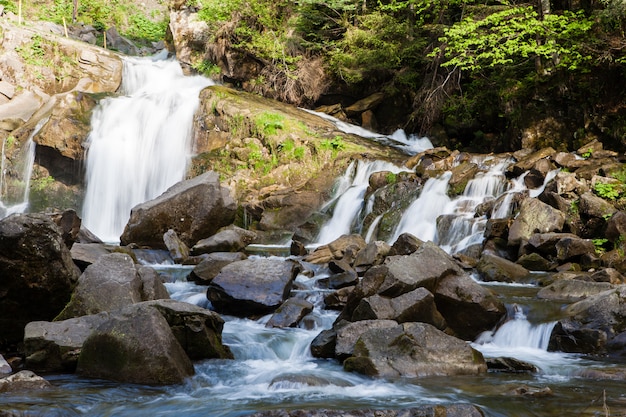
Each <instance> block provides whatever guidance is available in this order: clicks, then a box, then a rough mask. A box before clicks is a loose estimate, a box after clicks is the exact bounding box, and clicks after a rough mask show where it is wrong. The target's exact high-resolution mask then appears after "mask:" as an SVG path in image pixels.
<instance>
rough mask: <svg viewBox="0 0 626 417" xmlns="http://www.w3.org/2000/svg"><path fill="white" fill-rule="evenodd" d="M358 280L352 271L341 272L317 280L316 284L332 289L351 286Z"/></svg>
mask: <svg viewBox="0 0 626 417" xmlns="http://www.w3.org/2000/svg"><path fill="white" fill-rule="evenodd" d="M358 281H359V277H358V276H357V274H356V272H354V271H346V272H341V273H339V274H333V275H331V276H329V277H326V278H320V279H318V280H317V285H318V286H320V287H323V288H331V289H334V290H337V289H340V288H346V287H353V286H354V285H355V284H356V283H357V282H358Z"/></svg>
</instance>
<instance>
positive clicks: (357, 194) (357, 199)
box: [315, 161, 406, 246]
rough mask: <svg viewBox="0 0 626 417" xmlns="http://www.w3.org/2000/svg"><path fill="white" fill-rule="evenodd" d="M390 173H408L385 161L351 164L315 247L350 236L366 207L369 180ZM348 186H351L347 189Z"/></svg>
mask: <svg viewBox="0 0 626 417" xmlns="http://www.w3.org/2000/svg"><path fill="white" fill-rule="evenodd" d="M380 171H390V172H393V173H398V172H401V171H406V168H402V167H399V166H397V165H395V164H392V163H390V162H384V161H373V162H372V161H357V163H356V165H353V164H351V165H350V167H348V170H346V174H344V175H343V176H342V177H341V179H340V185H339V186H338V187H337V191H336V192H335V197H334V198H333V199H332V200H331V203H334V209H333V216H332V218H331V219H330V220H329V221H328V222H327V223H326V224H325V225H324V226H323V227H322V229H321V230H320V233H319V235H318V237H317V242H316V244H315V246H319V245H324V244H327V243H330V242H332V241H333V240H335V239H337V238H338V237H340V236H341V235H344V234H350V233H351V230H352V225H353V224H354V221H355V219H356V218H357V217H358V215H359V212H360V211H361V210H362V208H363V206H364V203H365V202H364V199H363V197H364V195H365V191H366V190H367V187H368V185H369V178H370V175H372V174H373V173H374V172H380ZM346 184H349V186H348V187H347V188H346Z"/></svg>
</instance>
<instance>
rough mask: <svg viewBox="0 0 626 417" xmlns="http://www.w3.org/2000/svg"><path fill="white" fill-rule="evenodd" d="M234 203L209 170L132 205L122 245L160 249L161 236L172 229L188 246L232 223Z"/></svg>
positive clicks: (162, 244)
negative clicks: (147, 199) (156, 195)
mask: <svg viewBox="0 0 626 417" xmlns="http://www.w3.org/2000/svg"><path fill="white" fill-rule="evenodd" d="M236 208H237V204H236V203H235V201H234V200H233V198H232V197H231V196H230V192H229V190H228V189H227V188H226V187H222V186H221V185H220V182H219V175H218V174H217V173H215V172H212V171H209V172H206V173H204V174H202V175H199V176H197V177H195V178H192V179H190V180H187V181H182V182H179V183H178V184H175V185H174V186H172V187H170V188H169V189H168V190H167V191H165V192H164V193H163V194H161V195H160V196H159V197H157V198H155V199H153V200H150V201H147V202H145V203H142V204H139V205H137V206H135V207H134V208H133V209H132V210H131V214H130V220H129V221H128V224H127V225H126V227H125V229H124V233H123V234H122V236H121V237H120V240H121V243H122V244H123V245H128V244H130V243H136V244H138V245H140V246H148V247H153V248H163V249H165V247H164V243H163V234H164V233H165V232H167V231H168V230H169V229H173V230H174V231H175V232H176V233H177V234H178V236H179V237H180V239H181V240H182V241H183V242H184V243H185V244H186V245H187V246H192V245H194V244H195V243H196V242H197V241H198V240H200V239H202V238H205V237H207V236H211V235H213V234H214V233H215V232H217V230H219V228H220V227H223V226H227V225H229V224H231V223H232V221H233V219H234V218H235V211H236Z"/></svg>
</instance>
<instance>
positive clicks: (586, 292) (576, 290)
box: [537, 279, 614, 302]
mask: <svg viewBox="0 0 626 417" xmlns="http://www.w3.org/2000/svg"><path fill="white" fill-rule="evenodd" d="M611 288H614V285H612V284H610V283H608V282H589V281H582V280H579V279H561V280H558V281H555V282H553V283H552V284H550V285H548V286H547V287H543V288H541V289H540V290H539V292H537V298H540V299H542V300H556V301H563V302H573V301H579V300H582V299H583V298H587V297H589V296H591V295H595V294H599V293H601V292H604V291H607V290H610V289H611Z"/></svg>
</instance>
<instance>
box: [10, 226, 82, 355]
mask: <svg viewBox="0 0 626 417" xmlns="http://www.w3.org/2000/svg"><path fill="white" fill-rule="evenodd" d="M79 275H80V271H79V270H78V268H77V267H76V265H74V262H73V261H72V257H71V255H70V251H69V249H68V248H67V246H65V243H64V242H63V236H62V235H61V232H60V230H59V228H58V226H57V225H56V224H55V223H54V222H53V221H52V219H51V218H50V217H48V216H45V215H42V214H21V215H18V214H14V215H12V216H9V217H6V218H4V219H2V220H0V335H2V336H1V337H0V345H2V344H3V343H16V342H20V341H21V340H23V338H24V327H25V326H26V324H27V323H28V322H31V321H36V320H52V319H53V318H54V317H55V316H56V315H57V314H59V312H60V311H61V310H63V307H65V304H67V302H68V301H69V300H70V296H71V294H72V290H73V289H74V286H75V284H76V281H77V280H78V277H79Z"/></svg>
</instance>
